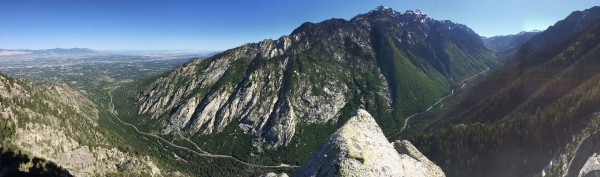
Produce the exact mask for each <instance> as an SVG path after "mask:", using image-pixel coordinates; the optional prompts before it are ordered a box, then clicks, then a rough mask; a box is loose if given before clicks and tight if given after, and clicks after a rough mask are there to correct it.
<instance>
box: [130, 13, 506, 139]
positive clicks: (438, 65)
mask: <svg viewBox="0 0 600 177" xmlns="http://www.w3.org/2000/svg"><path fill="white" fill-rule="evenodd" d="M493 63H494V58H493V57H492V55H491V51H490V50H489V49H487V48H486V47H485V46H484V45H483V42H482V40H481V38H480V37H479V36H478V35H477V34H475V33H474V32H473V31H472V30H471V29H469V28H468V27H466V26H464V25H461V24H456V23H453V22H450V21H438V20H434V19H432V18H430V17H428V16H427V15H425V14H423V13H421V12H420V11H418V10H411V11H407V12H405V13H400V12H396V11H394V10H392V9H390V8H385V7H379V8H377V9H375V10H373V11H371V12H368V13H366V14H361V15H358V16H356V17H354V18H352V19H351V20H343V19H330V20H326V21H323V22H320V23H304V24H302V25H301V26H300V27H298V28H297V29H296V30H294V31H293V32H292V33H291V34H290V35H289V36H283V37H281V38H279V39H277V40H270V39H268V40H264V41H261V42H259V43H249V44H246V45H243V46H240V47H237V48H234V49H230V50H227V51H225V52H222V53H220V54H218V55H216V56H213V57H211V58H209V59H206V60H192V61H189V62H188V63H186V64H184V65H182V66H180V67H178V68H176V69H174V70H172V71H171V72H168V73H166V74H164V75H162V76H161V77H159V78H156V79H154V80H151V81H150V82H149V83H145V84H143V87H142V88H141V89H140V91H139V92H138V93H137V95H136V96H135V100H136V101H137V102H138V113H139V114H145V115H148V119H151V120H152V121H149V122H154V123H156V124H157V125H158V127H161V129H160V131H161V132H162V134H172V133H174V132H180V133H183V134H187V135H190V136H191V135H196V134H202V135H207V134H212V133H215V132H222V131H223V130H224V128H225V127H226V126H227V125H230V124H232V123H233V124H237V126H238V127H239V129H241V130H242V131H243V132H244V133H246V134H248V135H250V136H251V137H253V138H254V139H255V145H257V146H258V147H266V148H268V149H271V148H276V147H279V146H282V145H284V146H285V145H288V144H289V143H290V142H291V141H292V139H293V138H294V135H295V134H296V132H297V131H298V130H300V129H302V126H299V125H309V124H315V123H316V124H326V123H332V124H333V123H337V122H338V121H340V120H338V119H339V118H340V117H341V115H342V114H350V113H351V112H352V111H353V110H356V109H357V108H358V107H359V106H361V105H362V106H364V107H365V109H367V110H369V111H371V112H374V113H377V116H376V119H377V120H378V122H386V124H383V125H382V128H383V130H384V132H392V131H397V130H398V129H399V127H401V122H402V120H401V118H402V117H404V116H407V115H410V114H413V113H416V112H419V111H422V110H424V109H426V108H427V107H428V105H430V104H432V103H434V102H435V101H436V100H437V99H439V98H441V97H443V96H444V95H447V94H449V93H450V91H451V87H452V85H453V84H455V83H456V82H457V81H460V80H462V79H463V78H465V77H467V76H468V75H472V74H474V73H478V72H480V71H482V70H485V69H486V67H488V66H489V65H491V64H493ZM343 121H345V120H342V122H341V123H342V124H343ZM144 122H146V121H144ZM153 126H154V125H153Z"/></svg>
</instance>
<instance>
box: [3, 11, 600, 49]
mask: <svg viewBox="0 0 600 177" xmlns="http://www.w3.org/2000/svg"><path fill="white" fill-rule="evenodd" d="M378 5H384V6H389V7H392V8H393V9H395V10H396V11H400V12H404V11H405V10H408V9H420V10H421V11H423V12H424V13H426V14H428V15H430V16H431V17H433V18H435V19H440V20H442V19H443V20H452V21H454V22H458V23H462V24H466V25H467V26H469V27H471V28H472V29H473V30H474V31H475V32H477V33H479V34H480V35H483V36H493V35H501V34H513V33H518V32H520V31H525V30H527V31H529V30H534V29H545V28H547V27H548V26H549V25H552V24H554V23H555V22H556V21H558V20H560V19H563V18H564V17H566V16H567V15H568V14H569V13H571V12H572V11H575V10H583V9H587V8H590V7H592V6H594V5H600V0H303V1H301V0H271V1H267V0H239V1H233V0H212V1H207V0H196V1H176V0H169V1H166V0H165V1H158V0H36V1H33V0H0V48H4V49H46V48H55V47H62V48H70V47H87V48H91V49H96V50H176V49H190V50H198V51H215V50H225V49H229V48H232V47H236V46H239V45H241V44H244V43H248V42H257V41H260V40H262V39H265V38H278V37H279V36H282V35H287V34H289V33H290V32H291V31H292V30H294V29H295V28H296V27H298V26H299V25H300V24H302V23H303V22H320V21H323V20H326V19H329V18H344V19H350V18H352V17H353V16H355V15H357V14H359V13H365V12H368V11H370V10H372V9H374V8H375V7H377V6H378Z"/></svg>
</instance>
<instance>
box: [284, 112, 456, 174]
mask: <svg viewBox="0 0 600 177" xmlns="http://www.w3.org/2000/svg"><path fill="white" fill-rule="evenodd" d="M292 176H445V175H444V173H443V172H442V170H441V169H440V167H438V166H436V165H435V164H434V163H432V162H431V161H429V160H428V159H427V158H426V157H424V156H423V155H422V154H421V153H420V152H419V151H418V150H416V149H415V148H414V146H412V144H410V142H408V141H397V142H395V143H390V142H388V140H387V139H386V137H385V136H384V135H383V132H382V131H381V129H380V128H379V126H378V125H377V123H376V122H375V119H374V118H373V117H372V116H371V115H370V114H369V113H368V112H367V111H365V110H358V112H357V113H356V115H355V116H354V117H352V118H350V120H348V122H347V123H346V125H344V126H342V127H341V128H340V129H339V130H337V131H336V132H335V133H334V134H333V135H331V136H330V137H329V138H328V139H327V141H326V142H325V143H324V144H323V145H322V146H321V147H320V148H319V149H318V150H317V151H316V152H315V153H314V154H313V155H312V156H311V157H310V158H309V159H308V160H307V161H306V162H304V163H303V164H302V166H301V167H300V169H298V170H297V171H296V172H295V173H294V174H293V175H292Z"/></svg>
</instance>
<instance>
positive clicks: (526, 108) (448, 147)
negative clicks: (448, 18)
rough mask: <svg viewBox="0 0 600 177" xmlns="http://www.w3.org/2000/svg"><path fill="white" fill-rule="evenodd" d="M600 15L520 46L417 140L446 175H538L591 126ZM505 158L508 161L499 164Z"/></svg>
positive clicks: (598, 83)
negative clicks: (563, 34) (542, 41)
mask: <svg viewBox="0 0 600 177" xmlns="http://www.w3.org/2000/svg"><path fill="white" fill-rule="evenodd" d="M597 36H600V21H597V22H595V23H594V24H593V25H592V26H590V27H588V28H586V30H584V31H582V32H579V33H575V34H573V35H572V36H571V37H570V38H568V39H566V40H565V41H562V42H559V43H557V44H554V45H552V46H549V47H547V48H544V49H541V50H539V51H535V52H533V53H527V52H530V51H527V52H521V53H519V54H517V55H516V58H515V60H513V61H510V63H509V65H507V66H505V67H503V68H500V69H499V70H497V71H496V72H495V73H493V74H492V75H491V76H490V77H489V78H488V79H486V80H484V81H482V82H481V83H479V84H478V85H476V86H475V87H473V89H472V90H471V91H470V92H469V93H468V94H466V95H465V96H464V97H463V98H461V101H459V102H458V103H457V104H454V105H452V106H451V108H450V109H448V110H447V111H445V112H444V113H443V114H441V115H440V116H439V117H438V119H439V120H440V121H439V122H437V123H435V124H433V125H432V126H430V127H429V128H428V130H429V131H426V132H424V133H422V134H420V135H415V136H412V137H409V139H410V140H411V142H413V144H415V145H416V146H417V147H419V149H420V150H421V151H422V152H424V154H426V155H427V156H428V157H430V159H432V160H434V161H436V162H437V163H438V164H439V165H440V166H442V168H444V169H445V172H446V174H447V175H448V176H533V175H535V174H537V173H539V172H540V170H541V169H542V168H543V167H544V165H546V164H547V163H548V162H549V161H550V159H551V158H553V156H554V154H556V153H557V151H558V150H559V149H560V148H563V147H565V144H567V143H569V142H571V140H572V138H573V137H574V136H575V135H577V134H580V133H581V132H582V131H585V129H584V127H588V126H591V125H594V124H596V125H597V121H593V119H594V117H596V114H597V112H598V109H597V105H599V104H600V89H599V88H600V70H599V69H598V68H599V67H598V63H600V59H598V57H597V56H600V45H598V44H600V38H598V37H597ZM498 164H504V165H498Z"/></svg>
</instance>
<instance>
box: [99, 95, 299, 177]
mask: <svg viewBox="0 0 600 177" xmlns="http://www.w3.org/2000/svg"><path fill="white" fill-rule="evenodd" d="M118 87H119V86H116V87H114V88H112V89H111V90H110V91H108V96H109V97H110V110H109V112H110V113H111V114H112V115H113V116H114V118H115V119H116V120H117V121H118V122H119V123H121V124H123V125H127V126H130V127H132V128H133V129H134V130H135V131H136V132H137V133H139V134H142V135H145V136H149V137H153V138H157V139H159V140H160V141H163V142H164V143H166V144H168V145H170V146H172V147H175V148H178V149H183V150H186V151H189V152H192V153H194V154H196V155H198V156H202V157H212V158H226V159H231V160H234V161H236V162H239V163H241V164H244V165H247V166H252V167H261V168H298V167H299V166H296V165H289V164H283V163H282V164H280V165H259V164H251V163H248V162H244V161H242V160H240V159H237V158H235V157H233V156H229V155H220V154H211V153H208V152H206V151H203V150H202V149H200V147H199V146H198V145H197V144H196V143H194V142H192V141H191V140H189V139H187V138H185V137H183V136H182V135H181V134H178V135H179V136H181V137H182V138H183V139H185V140H186V141H188V142H191V143H192V144H194V146H196V148H197V149H198V151H200V152H198V151H195V150H192V149H189V148H187V147H183V146H179V145H176V144H173V143H171V142H169V141H167V140H166V139H164V138H162V137H160V136H157V135H154V134H150V133H146V132H142V131H140V130H139V129H138V128H137V127H136V126H135V125H132V124H130V123H127V122H123V121H122V120H121V119H120V118H119V116H118V115H117V112H116V110H115V104H114V103H113V97H112V92H113V91H114V90H115V89H116V88H118Z"/></svg>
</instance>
